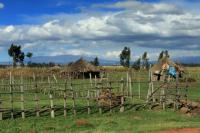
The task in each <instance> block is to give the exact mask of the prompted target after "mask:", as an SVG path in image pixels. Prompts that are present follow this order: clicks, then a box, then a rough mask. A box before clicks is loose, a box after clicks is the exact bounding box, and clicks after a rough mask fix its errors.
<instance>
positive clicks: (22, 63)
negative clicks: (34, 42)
mask: <svg viewBox="0 0 200 133" xmlns="http://www.w3.org/2000/svg"><path fill="white" fill-rule="evenodd" d="M18 58H19V62H20V65H21V66H24V58H25V54H24V52H21V53H20V54H19V57H18Z"/></svg>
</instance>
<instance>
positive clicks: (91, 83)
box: [89, 73, 92, 87]
mask: <svg viewBox="0 0 200 133" xmlns="http://www.w3.org/2000/svg"><path fill="white" fill-rule="evenodd" d="M89 75H90V85H91V87H92V74H91V73H90V74H89Z"/></svg>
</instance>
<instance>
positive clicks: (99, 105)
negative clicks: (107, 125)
mask: <svg viewBox="0 0 200 133" xmlns="http://www.w3.org/2000/svg"><path fill="white" fill-rule="evenodd" d="M96 95H97V97H96V98H97V104H98V108H99V114H102V107H101V101H100V92H99V89H98V90H96Z"/></svg>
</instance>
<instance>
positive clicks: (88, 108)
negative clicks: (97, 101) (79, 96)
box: [87, 90, 91, 115]
mask: <svg viewBox="0 0 200 133" xmlns="http://www.w3.org/2000/svg"><path fill="white" fill-rule="evenodd" d="M87 110H88V115H89V114H90V112H91V110H90V90H88V91H87Z"/></svg>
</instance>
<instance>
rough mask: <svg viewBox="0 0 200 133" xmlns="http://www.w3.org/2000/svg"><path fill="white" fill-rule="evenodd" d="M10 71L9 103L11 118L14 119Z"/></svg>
mask: <svg viewBox="0 0 200 133" xmlns="http://www.w3.org/2000/svg"><path fill="white" fill-rule="evenodd" d="M12 82H13V81H12V73H11V72H10V103H11V118H12V119H14V112H13V111H14V109H13V86H12Z"/></svg>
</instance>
